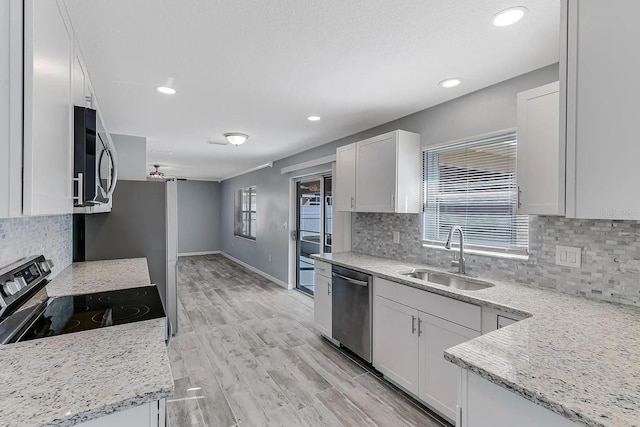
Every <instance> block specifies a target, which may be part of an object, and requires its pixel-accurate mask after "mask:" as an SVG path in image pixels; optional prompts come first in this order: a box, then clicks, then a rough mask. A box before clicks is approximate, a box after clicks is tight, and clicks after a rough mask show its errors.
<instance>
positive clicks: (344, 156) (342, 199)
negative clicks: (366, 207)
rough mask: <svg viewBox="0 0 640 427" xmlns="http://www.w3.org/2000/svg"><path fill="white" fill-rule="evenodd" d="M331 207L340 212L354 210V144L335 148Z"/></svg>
mask: <svg viewBox="0 0 640 427" xmlns="http://www.w3.org/2000/svg"><path fill="white" fill-rule="evenodd" d="M333 194H334V196H333V208H334V209H335V210H337V211H340V212H354V211H355V210H356V144H355V143H354V144H349V145H344V146H342V147H338V149H337V150H336V179H335V190H334V192H333Z"/></svg>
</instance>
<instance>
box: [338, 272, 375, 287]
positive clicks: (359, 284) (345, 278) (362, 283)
mask: <svg viewBox="0 0 640 427" xmlns="http://www.w3.org/2000/svg"><path fill="white" fill-rule="evenodd" d="M333 277H339V278H340V279H342V280H346V281H347V282H349V283H352V284H354V285H358V286H364V287H365V288H366V287H367V286H369V282H365V281H364V280H356V279H352V278H350V277H347V276H343V275H342V274H338V273H333Z"/></svg>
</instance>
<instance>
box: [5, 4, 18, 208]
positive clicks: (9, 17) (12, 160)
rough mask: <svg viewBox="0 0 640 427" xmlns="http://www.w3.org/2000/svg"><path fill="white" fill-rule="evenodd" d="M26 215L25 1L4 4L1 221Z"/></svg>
mask: <svg viewBox="0 0 640 427" xmlns="http://www.w3.org/2000/svg"><path fill="white" fill-rule="evenodd" d="M21 214H22V1H21V0H4V1H2V2H0V218H7V217H14V216H20V215H21Z"/></svg>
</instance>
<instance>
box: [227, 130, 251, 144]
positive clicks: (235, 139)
mask: <svg viewBox="0 0 640 427" xmlns="http://www.w3.org/2000/svg"><path fill="white" fill-rule="evenodd" d="M224 137H225V138H227V141H229V144H231V145H242V144H244V143H245V141H246V140H247V139H248V138H249V135H245V134H244V133H238V132H229V133H225V134H224Z"/></svg>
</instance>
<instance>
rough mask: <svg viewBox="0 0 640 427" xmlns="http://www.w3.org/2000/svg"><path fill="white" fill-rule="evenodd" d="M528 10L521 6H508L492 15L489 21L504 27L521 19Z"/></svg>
mask: <svg viewBox="0 0 640 427" xmlns="http://www.w3.org/2000/svg"><path fill="white" fill-rule="evenodd" d="M528 11H529V9H527V8H526V7H523V6H516V7H510V8H508V9H505V10H502V11H500V12H498V13H496V14H495V15H493V18H491V22H492V23H493V25H495V26H496V27H506V26H507V25H511V24H515V23H516V22H518V21H519V20H521V19H522V18H523V17H524V14H525V13H527V12H528Z"/></svg>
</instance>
